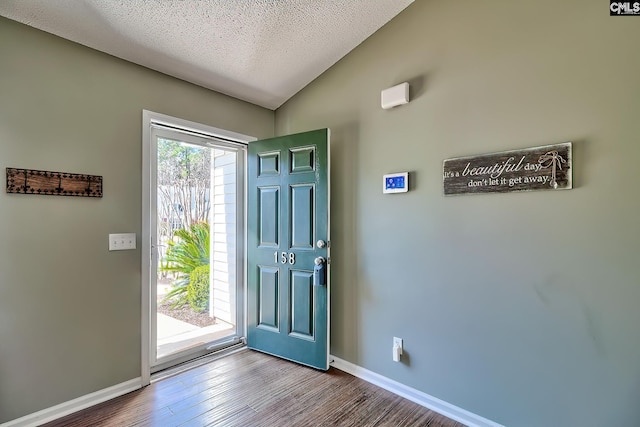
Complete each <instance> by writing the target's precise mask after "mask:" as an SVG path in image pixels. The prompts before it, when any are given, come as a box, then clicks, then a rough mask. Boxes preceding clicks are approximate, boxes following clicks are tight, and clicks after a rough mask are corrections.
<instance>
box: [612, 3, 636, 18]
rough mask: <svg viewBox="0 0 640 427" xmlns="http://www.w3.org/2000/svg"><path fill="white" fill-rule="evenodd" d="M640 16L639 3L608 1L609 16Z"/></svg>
mask: <svg viewBox="0 0 640 427" xmlns="http://www.w3.org/2000/svg"><path fill="white" fill-rule="evenodd" d="M625 15H640V1H612V0H609V16H625Z"/></svg>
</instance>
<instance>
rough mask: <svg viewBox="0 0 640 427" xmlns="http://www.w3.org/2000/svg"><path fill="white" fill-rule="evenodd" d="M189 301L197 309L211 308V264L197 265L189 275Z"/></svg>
mask: <svg viewBox="0 0 640 427" xmlns="http://www.w3.org/2000/svg"><path fill="white" fill-rule="evenodd" d="M187 301H189V305H190V306H191V308H192V309H194V310H195V311H204V310H206V309H207V308H209V265H208V264H206V265H201V266H200V267H196V268H195V269H194V270H193V271H192V272H191V274H190V275H189V285H187Z"/></svg>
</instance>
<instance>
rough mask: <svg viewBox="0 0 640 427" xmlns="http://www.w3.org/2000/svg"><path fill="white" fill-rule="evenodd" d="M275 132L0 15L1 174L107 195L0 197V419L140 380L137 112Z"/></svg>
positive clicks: (188, 90)
mask: <svg viewBox="0 0 640 427" xmlns="http://www.w3.org/2000/svg"><path fill="white" fill-rule="evenodd" d="M143 109H148V110H152V111H156V112H159V113H164V114H169V115H173V116H176V117H180V118H183V119H187V120H193V121H196V122H200V123H205V124H208V125H212V126H217V127H220V128H224V129H228V130H232V131H236V132H241V133H245V134H248V135H253V136H256V137H270V136H273V126H274V113H273V111H270V110H266V109H263V108H260V107H256V106H253V105H250V104H248V103H245V102H242V101H238V100H235V99H232V98H229V97H226V96H224V95H220V94H218V93H214V92H212V91H208V90H205V89H203V88H200V87H197V86H194V85H191V84H187V83H185V82H182V81H179V80H176V79H173V78H170V77H168V76H165V75H162V74H159V73H156V72H153V71H150V70H148V69H145V68H143V67H139V66H136V65H133V64H130V63H127V62H125V61H121V60H119V59H116V58H114V57H111V56H108V55H105V54H102V53H99V52H96V51H94V50H91V49H88V48H86V47H83V46H80V45H77V44H74V43H71V42H68V41H65V40H62V39H60V38H57V37H55V36H52V35H49V34H47V33H44V32H41V31H37V30H34V29H32V28H29V27H27V26H24V25H21V24H18V23H16V22H13V21H9V20H7V19H4V18H0V169H1V170H2V176H3V178H2V183H0V186H1V187H2V188H4V185H5V183H4V181H5V178H4V169H5V168H6V167H20V168H32V169H43V170H54V171H67V172H79V173H88V174H95V175H102V176H103V178H104V197H103V198H102V199H82V198H75V197H50V196H25V195H10V194H6V193H5V192H4V189H3V190H2V192H0V236H1V238H0V423H2V422H4V421H8V420H11V419H14V418H18V417H21V416H24V415H27V414H30V413H33V412H36V411H38V410H42V409H44V408H48V407H51V406H53V405H56V404H59V403H61V402H66V401H68V400H71V399H74V398H77V397H80V396H82V395H85V394H88V393H91V392H94V391H97V390H100V389H104V388H106V387H109V386H112V385H114V384H118V383H121V382H124V381H127V380H130V379H133V378H137V377H139V376H140V345H141V338H140V318H141V314H140V275H141V271H140V250H139V249H138V250H135V251H123V252H108V250H107V249H108V241H107V236H108V234H109V233H118V232H135V233H136V234H137V235H138V248H139V247H140V245H141V242H140V235H141V231H142V230H141V214H142V213H141V205H142V187H141V186H142V154H141V153H142V142H141V140H142V110H143Z"/></svg>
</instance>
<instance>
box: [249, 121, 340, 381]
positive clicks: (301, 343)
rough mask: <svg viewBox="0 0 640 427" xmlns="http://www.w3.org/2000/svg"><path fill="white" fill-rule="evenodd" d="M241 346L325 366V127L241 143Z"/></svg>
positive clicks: (327, 320)
mask: <svg viewBox="0 0 640 427" xmlns="http://www.w3.org/2000/svg"><path fill="white" fill-rule="evenodd" d="M248 156H249V158H248V195H247V199H248V200H247V215H248V218H247V223H248V224H247V229H248V232H247V245H248V248H247V287H248V295H247V299H248V302H247V310H248V312H247V318H248V319H247V320H248V324H247V345H248V347H249V348H252V349H255V350H259V351H263V352H265V353H269V354H273V355H275V356H279V357H282V358H285V359H289V360H292V361H295V362H298V363H302V364H304V365H308V366H312V367H314V368H317V369H322V370H327V369H329V274H328V258H329V253H328V251H329V249H328V246H329V245H328V242H329V130H328V129H321V130H316V131H311V132H305V133H300V134H296V135H289V136H283V137H279V138H272V139H267V140H263V141H256V142H252V143H250V144H249V150H248Z"/></svg>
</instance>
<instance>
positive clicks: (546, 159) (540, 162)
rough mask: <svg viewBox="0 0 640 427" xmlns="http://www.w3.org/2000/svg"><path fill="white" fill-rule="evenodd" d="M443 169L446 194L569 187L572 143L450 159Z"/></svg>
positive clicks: (564, 188) (566, 188)
mask: <svg viewBox="0 0 640 427" xmlns="http://www.w3.org/2000/svg"><path fill="white" fill-rule="evenodd" d="M442 169H443V176H442V179H443V184H444V194H445V195H452V194H469V193H506V192H510V191H531V190H568V189H570V188H572V183H571V143H570V142H566V143H563V144H555V145H545V146H542V147H535V148H527V149H524V150H513V151H503V152H500V153H493V154H485V155H481V156H472V157H458V158H455V159H448V160H445V161H444V163H443V167H442Z"/></svg>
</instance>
